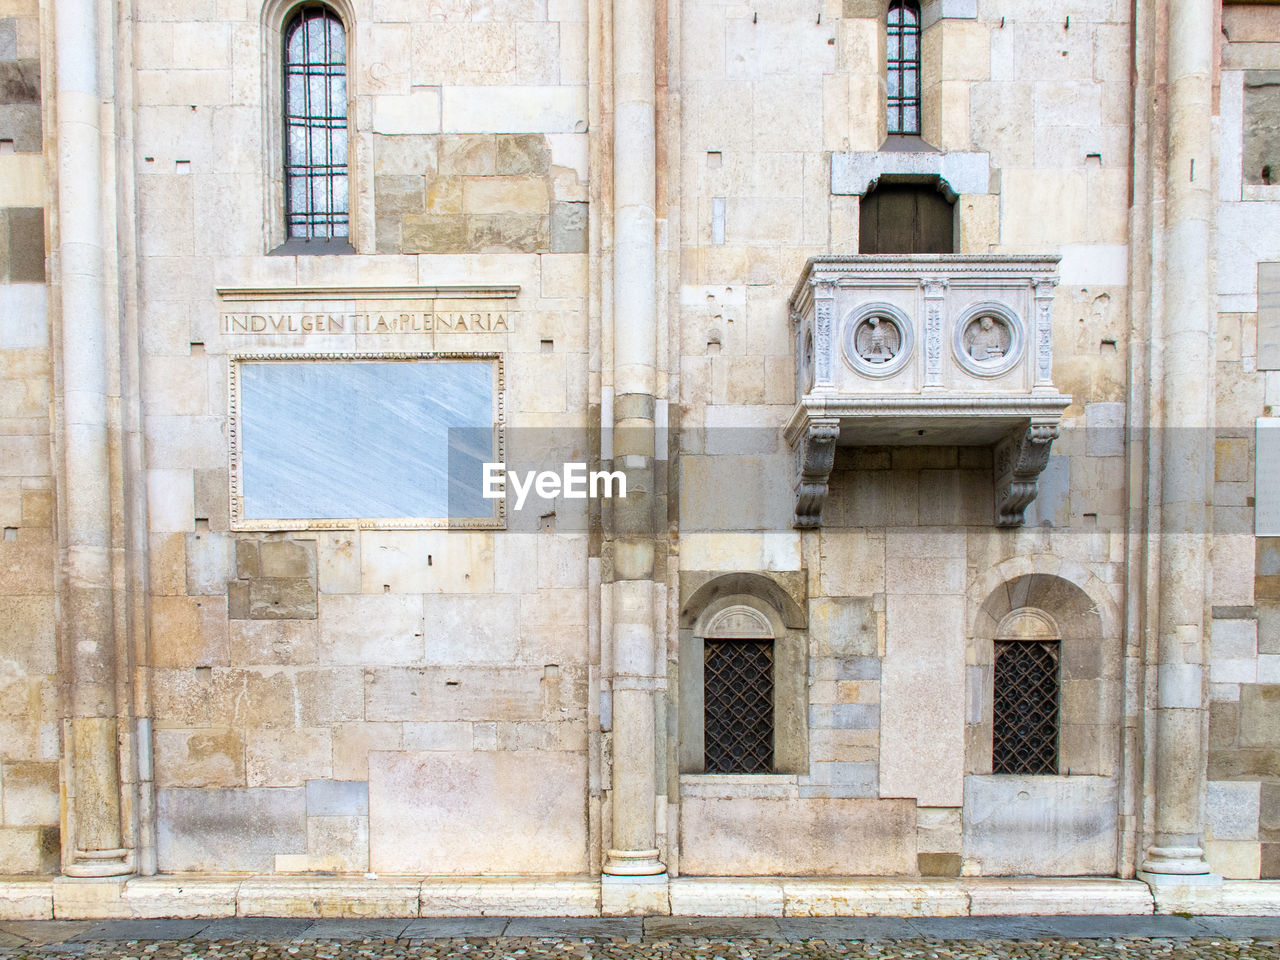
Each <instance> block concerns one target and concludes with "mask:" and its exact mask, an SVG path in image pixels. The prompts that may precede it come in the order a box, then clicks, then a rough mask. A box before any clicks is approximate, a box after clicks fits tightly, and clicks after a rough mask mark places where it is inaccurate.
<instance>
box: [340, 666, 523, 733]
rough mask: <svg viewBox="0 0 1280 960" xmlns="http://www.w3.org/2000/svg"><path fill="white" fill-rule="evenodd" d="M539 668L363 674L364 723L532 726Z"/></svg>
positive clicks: (371, 671) (408, 669) (374, 670)
mask: <svg viewBox="0 0 1280 960" xmlns="http://www.w3.org/2000/svg"><path fill="white" fill-rule="evenodd" d="M542 674H543V671H542V668H541V667H488V668H482V667H452V668H449V667H429V668H422V667H405V668H398V669H397V668H393V667H388V668H370V669H368V670H366V671H365V682H366V686H365V717H366V718H367V719H369V720H537V719H541V717H542V706H543V689H542V687H543V685H542Z"/></svg>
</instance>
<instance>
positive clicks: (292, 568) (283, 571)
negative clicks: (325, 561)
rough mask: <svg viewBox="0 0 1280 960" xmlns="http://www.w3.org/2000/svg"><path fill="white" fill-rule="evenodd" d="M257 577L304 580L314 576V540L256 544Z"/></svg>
mask: <svg viewBox="0 0 1280 960" xmlns="http://www.w3.org/2000/svg"><path fill="white" fill-rule="evenodd" d="M258 564H259V568H258V576H260V577H272V578H278V579H285V580H304V579H308V578H314V577H315V575H316V542H315V540H264V541H263V542H262V543H260V544H258Z"/></svg>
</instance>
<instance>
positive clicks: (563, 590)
mask: <svg viewBox="0 0 1280 960" xmlns="http://www.w3.org/2000/svg"><path fill="white" fill-rule="evenodd" d="M337 9H338V11H339V12H340V13H341V14H342V15H343V16H344V17H345V18H346V22H347V25H348V30H349V32H350V58H349V70H348V77H349V89H350V94H351V105H350V111H349V116H350V121H349V128H350V131H351V137H352V143H353V148H352V155H351V166H350V174H351V183H352V191H351V192H352V198H353V201H352V221H351V241H352V245H353V246H354V248H355V251H356V252H355V253H354V254H351V255H347V256H305V255H303V256H269V255H268V253H269V251H270V250H272V249H274V248H275V247H276V246H277V245H278V244H279V242H280V241H281V240H282V239H283V235H282V227H281V226H280V224H281V221H282V213H281V209H280V206H279V204H280V198H279V189H280V188H279V179H280V177H279V169H278V165H279V162H280V159H279V155H278V152H276V153H273V150H275V151H278V145H274V146H273V144H272V138H273V137H274V136H276V134H275V133H274V131H275V130H276V128H277V126H276V125H277V124H278V123H279V113H278V108H277V107H276V106H275V104H274V103H273V100H272V97H273V84H275V83H276V80H275V79H274V73H273V71H274V70H278V69H279V67H278V63H276V62H274V61H273V59H272V58H273V56H275V53H274V48H273V45H274V44H277V43H278V42H279V37H278V31H279V26H280V24H279V22H278V21H273V20H272V19H271V18H272V16H273V15H277V16H278V15H280V14H281V13H282V12H283V7H282V6H280V5H276V6H272V5H268V8H267V11H266V13H265V14H262V13H261V11H260V9H259V6H258V5H256V4H249V5H244V4H240V5H238V6H237V5H232V7H231V8H228V7H227V6H226V5H222V4H219V5H217V8H216V9H215V6H214V5H213V4H211V3H210V4H197V5H194V6H187V7H183V8H182V9H178V8H177V7H175V6H174V5H173V4H171V3H167V2H158V0H144V2H142V3H139V4H138V5H137V17H138V22H137V30H138V34H139V40H138V49H139V50H140V52H141V55H140V59H139V61H138V63H137V68H138V70H137V80H138V89H139V100H138V106H137V138H138V149H137V155H138V161H137V171H136V172H137V183H138V197H139V202H138V212H137V216H138V219H139V237H140V259H139V274H140V278H141V288H142V290H141V305H140V311H141V318H140V320H141V322H140V328H141V339H142V351H143V360H142V364H143V370H142V377H143V383H142V396H143V413H144V430H145V435H146V461H147V477H146V483H147V491H148V497H149V511H150V517H149V531H150V540H149V550H150V589H151V601H150V654H149V662H147V663H145V664H143V669H144V670H146V671H148V672H149V675H150V691H151V698H152V702H151V705H150V710H151V713H152V715H153V717H154V724H153V726H154V751H155V757H154V770H155V786H156V791H157V797H156V809H157V853H158V866H159V869H160V870H161V871H162V872H172V871H209V872H213V871H228V870H230V871H252V872H273V871H275V872H284V873H294V872H308V871H327V872H332V871H339V872H343V871H345V872H364V871H369V870H372V871H376V872H382V873H418V874H424V873H430V874H460V875H474V874H486V873H508V874H510V873H538V874H583V873H588V872H590V871H591V870H592V869H598V864H599V855H598V850H599V823H598V818H597V817H595V815H594V814H593V815H592V816H591V817H589V814H588V793H589V790H590V791H595V793H596V794H598V792H599V783H598V780H596V781H593V783H592V784H590V785H589V783H588V767H589V764H588V758H589V753H590V751H591V749H592V748H591V747H590V746H589V735H590V731H592V730H598V728H599V721H598V708H597V706H596V705H595V704H596V703H598V700H597V699H595V698H589V697H588V690H589V689H590V685H589V664H590V663H593V662H594V663H598V656H599V655H598V644H597V645H592V642H591V641H590V639H589V638H590V636H593V634H589V631H588V626H587V625H588V610H589V598H588V559H587V534H586V525H585V522H584V521H583V518H582V517H580V516H575V515H574V514H573V511H572V509H564V510H561V511H560V517H559V520H560V526H559V529H558V530H557V516H556V513H555V511H554V510H553V511H551V512H549V513H547V515H546V516H544V517H543V518H542V522H541V523H539V522H538V520H537V518H534V519H533V520H532V521H530V522H525V521H524V520H520V519H519V518H515V517H513V520H512V522H511V524H510V526H511V529H510V530H508V531H497V532H495V531H462V530H445V529H439V530H395V529H381V530H376V529H362V530H355V529H351V530H347V529H324V530H307V529H302V530H296V529H295V530H289V531H286V530H273V529H270V525H269V524H268V525H266V527H267V529H260V530H255V531H252V532H249V531H233V530H231V529H230V526H231V524H230V522H229V520H230V506H229V499H228V490H229V482H230V476H229V438H230V431H231V430H232V426H233V425H232V423H231V421H230V418H229V412H228V374H229V366H230V363H231V362H232V361H231V360H230V359H229V355H230V354H231V353H233V352H252V353H259V354H281V353H287V354H297V355H311V354H325V353H341V352H355V353H370V354H371V353H421V352H429V351H433V350H436V351H459V352H462V353H473V352H480V351H487V352H496V353H499V354H501V355H502V358H503V362H504V376H505V409H506V411H507V413H506V431H507V438H508V443H509V444H511V448H514V449H520V448H521V444H522V442H523V441H522V439H521V438H522V437H524V436H528V435H529V434H531V433H532V434H536V433H537V432H538V431H539V430H545V429H546V428H555V430H557V431H560V434H561V435H562V436H564V437H570V438H572V437H584V436H585V427H586V416H587V409H588V402H587V381H588V377H587V366H588V336H587V307H586V303H587V258H586V255H585V252H584V251H585V249H586V244H585V228H586V216H585V207H586V204H585V200H586V189H587V186H586V173H587V171H586V155H587V146H586V125H585V118H586V93H585V79H586V77H585V63H586V48H585V44H586V39H585V29H586V25H585V19H586V5H585V4H577V3H569V4H552V5H551V7H550V8H548V6H547V5H546V4H543V3H525V2H518V0H517V2H512V3H499V4H473V3H470V2H458V3H446V4H444V5H441V4H438V3H434V2H433V3H432V4H426V3H417V2H408V3H399V2H397V3H385V4H384V3H380V2H377V3H374V2H356V3H353V4H350V5H348V4H338V6H337ZM2 159H3V158H0V160H2ZM436 285H444V286H448V285H481V286H484V285H500V286H503V287H513V286H514V287H516V288H518V293H517V294H516V295H515V296H514V297H513V298H511V299H507V300H504V301H503V302H502V304H501V307H502V309H503V311H504V312H505V315H506V316H507V318H508V320H509V322H508V323H507V325H506V326H505V328H504V329H502V330H498V331H491V330H489V329H488V328H487V327H485V328H481V329H477V328H474V327H471V328H468V327H467V326H466V325H465V324H463V325H461V326H456V327H455V326H451V327H449V328H448V329H446V328H444V327H442V328H440V329H439V330H430V329H422V328H421V327H419V328H416V329H414V330H408V329H405V330H397V331H391V330H386V331H384V332H382V333H380V334H379V335H378V336H376V337H362V338H360V339H358V340H357V339H356V338H355V337H353V336H349V335H341V334H340V335H334V334H333V332H332V331H330V332H315V331H312V332H302V331H300V330H298V331H293V332H290V331H289V330H287V329H277V330H273V331H265V332H263V331H258V332H254V331H252V330H249V331H245V330H232V329H230V328H228V327H226V326H224V324H223V322H222V319H221V310H222V309H223V308H224V305H223V303H222V302H221V301H220V299H219V295H218V293H217V291H218V289H219V288H243V287H254V288H271V289H273V290H277V291H278V290H281V289H283V290H289V289H292V288H299V287H302V288H310V289H314V288H321V287H323V288H334V287H339V288H340V287H353V288H364V287H379V286H381V287H405V286H407V287H416V286H423V287H433V286H436ZM476 303H477V302H476V301H474V300H460V301H448V300H445V299H435V300H431V301H430V306H429V307H428V309H435V310H438V311H440V312H441V313H447V312H449V311H465V312H466V314H467V315H469V313H470V311H471V310H474V309H482V310H491V309H492V303H490V304H489V305H487V306H486V305H483V304H482V305H481V306H480V307H477V306H476ZM323 308H324V305H323V303H322V304H321V305H320V307H312V308H310V309H323ZM286 309H287V308H286ZM333 309H339V308H333ZM286 326H287V325H286ZM347 333H348V334H349V333H350V331H347ZM309 442H310V438H309V437H308V436H306V435H305V434H304V433H302V432H300V431H298V430H297V429H296V428H295V429H291V426H290V424H288V423H281V424H280V425H279V437H278V443H279V444H281V446H282V448H283V447H284V446H287V445H289V444H307V443H309ZM567 442H569V443H570V446H573V442H572V441H567ZM525 445H526V446H528V445H530V444H525ZM533 445H534V446H537V444H533ZM544 445H545V444H544ZM576 449H577V452H578V456H577V459H587V454H586V451H585V448H583V446H582V444H581V443H579V444H578V447H577V448H576ZM570 506H571V507H572V506H573V505H570ZM544 512H546V511H544ZM258 526H263V525H261V524H260V525H258ZM294 526H296V524H295V525H294ZM593 769H594V768H593ZM593 823H594V826H593V825H592V824H593ZM593 851H594V852H593Z"/></svg>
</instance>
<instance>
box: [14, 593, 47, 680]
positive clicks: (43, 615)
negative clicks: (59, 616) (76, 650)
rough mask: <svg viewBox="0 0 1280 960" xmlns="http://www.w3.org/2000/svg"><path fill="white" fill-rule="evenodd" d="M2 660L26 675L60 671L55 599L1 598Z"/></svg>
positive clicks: (37, 597) (45, 597)
mask: <svg viewBox="0 0 1280 960" xmlns="http://www.w3.org/2000/svg"><path fill="white" fill-rule="evenodd" d="M0 658H3V659H4V660H6V661H9V662H10V663H11V664H12V665H13V667H16V668H17V669H19V670H21V671H22V672H24V673H27V674H51V673H54V672H56V671H57V669H58V649H57V646H56V642H55V638H54V608H53V597H51V596H44V597H41V596H34V597H0Z"/></svg>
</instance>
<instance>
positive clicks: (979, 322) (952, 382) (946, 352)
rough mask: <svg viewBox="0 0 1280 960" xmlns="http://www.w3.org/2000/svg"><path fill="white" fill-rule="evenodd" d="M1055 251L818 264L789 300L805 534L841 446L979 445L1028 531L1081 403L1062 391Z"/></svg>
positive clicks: (998, 508) (1007, 510)
mask: <svg viewBox="0 0 1280 960" xmlns="http://www.w3.org/2000/svg"><path fill="white" fill-rule="evenodd" d="M1057 262H1058V258H1057V257H1028V256H991V255H979V256H966V255H959V254H917V255H910V256H908V255H893V256H886V255H880V256H853V257H815V258H813V259H811V260H810V261H809V262H808V263H807V264H806V265H805V270H804V274H803V276H801V278H800V281H799V283H797V284H796V288H795V291H794V292H793V293H792V295H791V319H792V321H793V323H794V326H795V336H796V365H797V366H796V377H797V379H796V385H797V398H798V402H797V404H796V409H795V412H794V413H793V414H792V415H791V419H790V421H789V422H788V424H787V428H786V438H787V442H788V443H789V444H790V445H791V447H792V449H793V451H794V454H795V465H796V468H795V493H796V512H795V521H794V523H795V526H796V527H800V528H807V527H817V526H820V525H821V524H822V506H823V503H824V502H825V501H826V498H827V491H828V480H829V477H830V474H831V469H832V467H833V465H834V463H835V458H836V455H837V451H838V450H839V448H841V447H855V446H907V445H932V446H941V445H947V446H982V447H988V448H990V449H991V452H992V475H993V478H994V491H993V510H994V513H993V515H994V518H995V523H996V525H997V526H1004V527H1010V526H1018V525H1019V524H1021V523H1022V520H1023V513H1024V511H1025V510H1026V508H1027V506H1028V504H1030V503H1031V502H1032V501H1033V500H1034V499H1035V496H1036V489H1037V482H1038V479H1039V476H1040V474H1041V472H1042V471H1043V470H1044V468H1045V465H1046V464H1047V463H1048V460H1049V451H1050V448H1051V447H1052V444H1053V441H1054V439H1056V438H1057V436H1058V425H1059V423H1060V421H1061V419H1062V413H1063V411H1064V410H1066V408H1067V407H1068V406H1070V404H1071V398H1070V397H1069V396H1065V395H1063V394H1060V393H1059V392H1058V391H1057V389H1056V388H1055V387H1054V385H1053V288H1054V286H1055V284H1056V283H1057V276H1056V273H1057Z"/></svg>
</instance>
